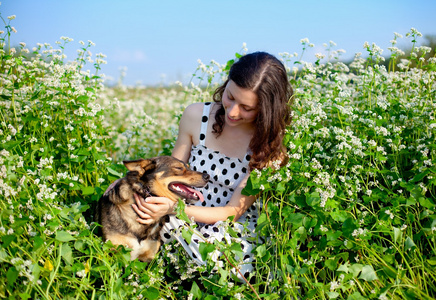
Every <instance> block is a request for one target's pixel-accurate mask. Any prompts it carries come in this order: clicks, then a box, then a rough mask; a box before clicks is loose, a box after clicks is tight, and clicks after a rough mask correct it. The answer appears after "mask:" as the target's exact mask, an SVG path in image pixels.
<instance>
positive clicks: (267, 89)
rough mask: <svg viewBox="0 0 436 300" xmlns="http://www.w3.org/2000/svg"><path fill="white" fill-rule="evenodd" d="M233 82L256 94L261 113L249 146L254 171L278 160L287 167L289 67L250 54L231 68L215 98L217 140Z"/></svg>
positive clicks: (259, 54)
mask: <svg viewBox="0 0 436 300" xmlns="http://www.w3.org/2000/svg"><path fill="white" fill-rule="evenodd" d="M230 80H232V81H233V82H234V83H235V84H236V85H237V86H238V87H240V88H244V89H249V90H251V91H253V92H254V93H255V94H256V95H257V97H258V109H259V112H258V115H257V117H256V121H255V132H254V134H253V138H252V139H251V141H250V145H249V147H250V150H251V151H252V155H251V160H250V163H249V167H250V169H251V170H253V169H261V168H263V167H265V166H266V165H267V164H268V163H269V162H271V161H274V160H278V159H280V160H281V161H282V165H283V164H285V163H286V161H287V156H286V147H285V146H284V145H283V137H284V133H285V129H286V126H287V125H289V123H290V122H291V114H290V112H291V111H290V104H291V103H290V100H291V98H292V94H293V91H292V87H291V85H290V83H289V80H288V77H287V74H286V69H285V67H284V66H283V64H282V63H281V62H280V61H279V60H278V59H277V58H276V57H274V56H273V55H271V54H268V53H266V52H255V53H251V54H247V55H244V56H242V57H241V58H240V59H239V60H238V61H237V62H235V63H234V64H233V65H232V67H231V68H230V72H229V77H228V79H227V80H226V81H225V82H224V83H223V84H222V85H221V86H220V87H218V88H217V89H216V91H215V93H214V94H213V100H214V101H215V102H216V103H218V105H219V108H218V110H217V113H216V114H215V123H214V124H213V126H212V128H213V133H214V134H215V135H216V136H219V135H220V134H221V133H222V131H223V128H224V124H225V123H224V115H225V111H224V107H223V105H222V97H223V93H224V90H225V88H226V85H227V83H228V82H229V81H230Z"/></svg>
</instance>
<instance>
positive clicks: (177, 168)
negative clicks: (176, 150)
mask: <svg viewBox="0 0 436 300" xmlns="http://www.w3.org/2000/svg"><path fill="white" fill-rule="evenodd" d="M123 163H124V165H125V166H126V168H127V169H128V170H129V171H131V172H138V175H139V180H140V181H141V182H142V184H143V185H144V186H147V187H148V189H149V191H150V193H151V194H153V195H156V196H158V197H167V198H169V199H171V200H172V201H174V202H176V201H178V199H184V200H185V202H187V203H195V202H197V201H198V200H201V201H203V200H204V198H203V195H202V194H201V193H200V192H198V191H196V190H195V189H193V188H194V187H197V188H199V187H204V186H205V185H206V184H207V182H208V180H209V175H207V174H206V173H200V172H196V171H192V170H190V169H189V167H188V165H187V164H186V163H184V162H183V161H181V160H179V159H177V158H174V157H172V156H158V157H154V158H150V159H138V160H131V161H124V162H123Z"/></svg>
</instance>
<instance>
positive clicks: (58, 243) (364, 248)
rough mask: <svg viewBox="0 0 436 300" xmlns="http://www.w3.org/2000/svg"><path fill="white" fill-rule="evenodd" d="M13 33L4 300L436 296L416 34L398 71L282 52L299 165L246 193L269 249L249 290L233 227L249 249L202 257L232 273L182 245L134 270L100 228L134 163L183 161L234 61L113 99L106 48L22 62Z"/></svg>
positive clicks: (5, 129) (376, 53)
mask: <svg viewBox="0 0 436 300" xmlns="http://www.w3.org/2000/svg"><path fill="white" fill-rule="evenodd" d="M2 20H3V21H4V23H5V30H4V31H3V32H1V33H0V44H1V47H0V57H1V62H0V64H1V65H0V122H1V127H0V140H1V146H0V147H1V149H0V161H1V170H0V272H1V274H2V276H0V298H10V299H132V298H138V299H141V298H144V299H242V298H245V299H252V298H253V299H256V298H257V299H258V298H262V299H297V298H301V299H432V298H434V297H436V288H435V287H436V272H435V265H436V252H435V248H436V241H435V232H436V216H435V203H436V200H435V199H436V197H435V193H436V189H435V185H436V177H435V176H436V174H435V173H436V167H435V163H436V142H435V134H436V120H435V110H436V101H435V90H436V84H435V71H433V70H435V66H436V59H435V58H434V57H432V58H428V57H427V56H426V53H427V52H428V49H427V48H425V47H418V46H417V40H418V38H419V36H420V33H419V32H418V31H416V30H415V29H412V30H411V31H410V32H409V33H407V34H406V38H410V39H411V43H412V46H413V47H412V49H413V50H412V54H411V55H410V57H409V59H408V60H404V59H403V60H402V61H395V57H396V55H397V54H398V53H399V49H396V48H395V47H394V46H393V47H391V48H390V49H389V50H390V51H391V54H392V55H391V62H392V61H394V62H393V63H392V65H391V66H390V67H389V70H387V69H385V67H383V66H382V65H381V63H382V61H383V60H384V57H383V56H382V49H380V48H379V47H377V46H376V45H374V44H372V45H371V44H368V43H365V44H364V50H365V51H366V53H365V54H356V57H355V59H354V61H353V62H352V63H351V64H349V65H345V64H344V63H342V62H340V61H339V58H340V55H341V53H342V52H343V51H341V50H335V44H334V43H333V42H330V43H329V45H326V47H327V48H326V53H327V54H317V55H316V61H315V63H308V62H305V61H303V59H302V56H303V55H304V54H305V50H306V49H307V48H308V47H310V46H312V45H311V44H310V43H309V41H308V40H307V39H303V40H302V48H303V51H302V53H300V54H289V53H282V54H280V56H281V58H282V60H283V62H284V63H285V64H286V66H287V68H288V71H289V78H290V79H291V83H292V85H293V87H294V89H295V96H294V98H293V99H292V102H293V109H294V111H293V119H294V120H293V123H292V125H291V126H290V127H289V128H288V130H287V132H286V138H285V142H286V145H287V147H288V149H289V156H290V160H289V163H288V164H287V166H286V167H283V168H280V169H279V168H273V167H272V168H268V169H264V170H262V171H255V172H253V173H252V174H251V177H250V181H249V184H248V186H247V188H246V189H245V191H244V192H245V193H249V194H257V193H259V192H260V193H261V197H260V198H259V202H262V210H261V214H260V217H259V221H258V226H257V231H258V233H259V235H260V236H262V237H263V238H264V242H263V243H260V244H259V245H258V246H257V248H256V249H255V254H256V258H257V259H256V268H255V270H256V271H255V274H254V275H253V277H252V278H247V280H250V283H247V282H244V281H240V280H239V279H236V278H235V275H234V274H235V267H236V268H237V263H238V261H237V259H236V258H237V257H238V255H239V253H240V248H239V247H238V243H237V241H238V238H237V236H238V233H237V232H234V231H232V228H231V227H229V230H230V231H231V234H232V236H234V239H233V240H234V243H232V244H230V245H227V244H223V243H220V242H218V241H216V242H215V243H214V244H207V243H205V244H203V245H202V248H201V251H202V254H203V255H204V256H211V255H214V254H216V251H215V250H217V249H218V250H220V252H221V253H223V254H224V255H225V257H223V260H222V264H214V263H212V262H211V261H210V262H209V263H208V264H207V265H206V266H204V267H202V268H195V267H194V266H193V265H192V263H191V262H190V260H189V258H188V257H187V256H186V253H184V252H183V249H181V248H180V247H178V246H177V245H175V244H169V245H165V246H164V247H163V249H162V254H161V255H159V257H158V258H157V259H155V260H154V261H153V262H151V263H149V264H147V263H142V262H139V261H130V260H129V258H130V255H129V249H127V248H124V247H121V246H119V247H118V248H116V249H114V246H113V245H111V243H110V242H104V241H103V240H102V239H101V238H100V237H99V236H98V235H96V234H95V232H96V224H93V223H92V219H93V214H94V211H93V208H94V207H95V203H96V201H97V200H98V199H99V197H100V196H101V195H102V193H103V191H104V190H105V189H106V188H107V186H108V185H109V183H110V182H112V181H113V180H114V179H116V178H119V177H121V176H122V175H123V173H124V172H125V170H124V168H123V167H122V166H121V165H120V164H119V162H120V161H121V160H123V159H127V158H137V157H151V156H155V155H159V154H169V153H170V152H171V149H172V147H173V143H174V140H175V137H176V131H177V124H178V117H179V116H180V114H181V112H182V111H183V109H184V107H186V106H187V105H188V104H189V103H192V102H198V101H209V100H210V97H211V93H212V92H213V89H214V88H215V82H216V81H219V80H220V79H221V78H223V77H225V74H226V72H227V71H228V67H229V66H230V65H231V63H232V61H229V62H226V63H224V64H219V63H216V62H211V63H210V64H208V65H205V64H202V63H200V64H199V67H198V69H197V72H196V75H195V76H194V78H193V82H196V83H195V84H194V83H192V84H190V85H188V86H184V85H178V86H174V87H169V88H165V89H150V88H147V87H134V88H133V87H126V86H122V85H119V86H116V87H112V88H109V87H106V86H105V85H104V84H103V74H100V73H99V71H100V66H101V65H102V64H104V63H105V61H104V57H105V56H104V55H103V54H98V55H96V57H91V56H90V55H89V52H88V51H87V50H88V49H89V48H91V47H92V46H93V43H92V42H90V41H88V42H86V43H85V42H79V45H80V46H79V52H78V53H79V54H78V57H77V58H76V59H74V60H72V61H67V59H66V57H65V55H64V52H63V50H64V48H65V47H68V46H71V45H69V44H71V43H72V42H73V41H72V40H71V39H69V38H66V37H63V38H61V40H60V41H59V42H57V43H56V44H57V46H56V47H52V46H51V45H49V44H38V45H37V46H36V47H35V48H33V49H32V50H29V49H27V48H26V45H24V44H21V45H20V46H18V47H15V48H12V47H11V46H10V45H11V38H12V37H13V34H14V30H15V29H14V28H13V27H12V26H11V25H10V22H11V21H12V20H13V17H10V18H6V19H4V18H3V17H2ZM397 38H401V37H400V35H398V34H396V35H395V40H396V39H397ZM412 62H413V64H412ZM412 65H413V67H411V66H412ZM89 66H91V67H92V68H93V71H92V72H91V71H85V68H88V67H89ZM180 216H181V217H183V215H182V214H181V213H180ZM182 234H184V235H185V236H188V237H189V232H187V231H185V232H183V233H182Z"/></svg>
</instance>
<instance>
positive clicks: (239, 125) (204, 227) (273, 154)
mask: <svg viewBox="0 0 436 300" xmlns="http://www.w3.org/2000/svg"><path fill="white" fill-rule="evenodd" d="M291 96H292V88H291V86H290V84H289V81H288V78H287V74H286V70H285V68H284V66H283V64H282V63H281V62H280V61H279V60H278V59H277V58H275V57H274V56H272V55H270V54H268V53H265V52H256V53H252V54H247V55H245V56H243V57H241V58H240V59H239V60H238V61H237V62H235V63H234V64H233V66H232V67H231V69H230V72H229V77H228V79H227V81H226V82H224V84H223V85H222V86H220V87H219V88H218V89H217V90H216V91H215V93H214V95H213V100H214V102H213V103H210V102H209V103H194V104H191V105H189V106H188V107H187V108H186V109H185V111H184V113H183V115H182V118H181V120H180V125H179V135H178V138H177V142H176V144H175V147H174V149H173V152H172V155H173V156H174V157H176V158H178V159H181V160H183V161H185V162H188V163H189V164H190V166H191V168H192V169H194V170H197V171H200V172H206V173H207V174H209V175H210V181H209V183H208V184H207V185H206V186H205V187H204V188H202V189H200V192H202V194H203V195H204V201H203V202H200V201H199V202H198V203H196V205H192V206H186V208H185V212H186V214H187V215H188V216H189V217H190V218H193V219H194V221H195V222H197V223H198V225H199V226H198V228H197V229H198V232H197V234H196V235H194V236H193V238H192V239H191V243H190V244H188V243H186V241H185V240H184V239H183V238H182V237H181V236H180V235H176V236H175V237H176V239H177V240H178V241H179V242H180V243H181V244H182V245H183V247H184V248H185V249H186V251H187V252H188V253H189V254H190V256H191V257H192V258H193V259H194V260H195V261H196V262H197V263H198V264H204V261H202V260H201V256H200V254H199V251H198V247H199V244H198V243H199V242H201V241H202V239H204V238H206V239H207V240H209V241H210V240H213V239H219V240H220V241H224V239H225V240H229V239H230V237H229V235H228V234H227V233H226V232H225V230H224V226H222V225H223V221H225V220H226V219H227V218H228V217H231V216H233V217H234V219H233V221H237V223H234V224H233V225H234V226H235V227H236V228H239V230H240V231H241V232H242V234H241V236H240V241H241V247H242V250H243V251H244V258H243V259H242V261H241V265H240V270H241V272H242V274H244V275H246V277H247V276H248V275H249V272H250V271H251V270H252V268H253V267H252V261H253V256H252V253H251V251H252V249H253V246H254V245H253V244H252V243H253V239H251V237H253V236H254V229H255V226H256V221H257V216H258V211H257V206H256V205H254V204H255V201H256V197H255V196H244V195H242V193H241V191H242V189H243V188H244V187H245V185H246V182H247V179H248V177H249V174H250V171H251V170H253V169H262V168H263V167H265V166H267V165H269V164H271V163H272V162H274V161H277V160H280V161H281V162H282V164H284V163H286V149H285V147H284V146H283V136H284V131H285V127H286V126H287V125H288V124H289V122H290V120H291V117H290V104H289V101H290V99H291ZM134 209H135V211H136V212H137V213H138V216H139V218H138V222H139V223H142V224H149V223H152V222H153V220H155V219H157V218H160V217H161V216H163V215H167V214H169V215H171V216H170V221H169V222H168V223H166V225H165V226H164V230H163V231H162V234H161V235H162V239H163V240H164V241H165V242H166V241H168V240H169V238H170V236H171V235H170V234H169V233H170V232H172V231H173V230H175V229H178V228H179V227H181V226H184V222H183V221H181V220H179V219H177V218H176V217H175V216H174V210H173V202H172V201H170V200H169V199H166V198H162V197H149V198H147V199H140V198H139V197H137V198H136V205H134ZM244 223H245V224H246V228H248V232H247V231H245V232H244V231H243V226H242V224H244ZM247 272H248V273H247Z"/></svg>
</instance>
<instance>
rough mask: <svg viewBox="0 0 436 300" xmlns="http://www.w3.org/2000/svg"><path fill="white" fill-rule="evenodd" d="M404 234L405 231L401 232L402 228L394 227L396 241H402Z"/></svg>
mask: <svg viewBox="0 0 436 300" xmlns="http://www.w3.org/2000/svg"><path fill="white" fill-rule="evenodd" d="M402 236H403V233H402V232H401V229H399V228H397V227H394V243H395V244H396V243H397V242H398V243H399V242H401V238H402Z"/></svg>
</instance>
